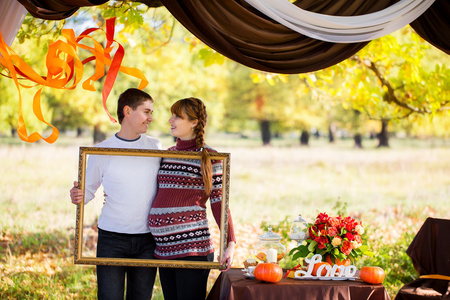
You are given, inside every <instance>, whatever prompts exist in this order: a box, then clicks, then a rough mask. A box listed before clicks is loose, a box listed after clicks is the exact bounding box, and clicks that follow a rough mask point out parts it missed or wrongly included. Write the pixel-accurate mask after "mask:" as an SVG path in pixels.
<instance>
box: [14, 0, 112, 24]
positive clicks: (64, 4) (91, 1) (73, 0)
mask: <svg viewBox="0 0 450 300" xmlns="http://www.w3.org/2000/svg"><path fill="white" fill-rule="evenodd" d="M17 1H19V2H20V3H21V4H22V5H23V6H24V7H25V8H26V9H27V10H28V12H29V13H30V14H31V15H32V16H33V17H35V18H40V19H44V20H62V19H65V18H68V17H70V16H71V15H73V14H74V13H75V12H76V11H77V10H78V9H79V8H80V7H83V6H96V5H100V4H103V3H106V2H108V1H109V0H17Z"/></svg>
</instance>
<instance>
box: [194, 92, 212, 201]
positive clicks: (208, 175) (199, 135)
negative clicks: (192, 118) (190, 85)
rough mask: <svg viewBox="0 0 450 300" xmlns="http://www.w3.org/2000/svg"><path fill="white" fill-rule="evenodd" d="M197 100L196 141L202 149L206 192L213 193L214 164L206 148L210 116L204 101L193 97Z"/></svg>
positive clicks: (202, 168)
mask: <svg viewBox="0 0 450 300" xmlns="http://www.w3.org/2000/svg"><path fill="white" fill-rule="evenodd" d="M191 100H193V101H194V102H195V105H194V107H195V108H194V109H195V112H196V115H197V120H198V123H197V125H196V126H195V127H194V133H195V142H196V144H197V148H200V149H202V159H201V170H202V174H203V183H204V185H205V193H206V194H207V195H210V194H211V191H212V165H211V159H210V155H209V153H208V151H207V150H206V149H205V148H206V147H205V127H206V120H207V118H208V116H207V114H206V107H205V105H204V104H203V102H202V101H201V100H199V99H197V98H191Z"/></svg>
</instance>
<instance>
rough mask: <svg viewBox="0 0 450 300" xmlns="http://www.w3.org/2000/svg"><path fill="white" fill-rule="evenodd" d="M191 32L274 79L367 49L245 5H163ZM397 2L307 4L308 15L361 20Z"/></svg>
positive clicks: (214, 1)
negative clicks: (309, 32) (312, 33)
mask: <svg viewBox="0 0 450 300" xmlns="http://www.w3.org/2000/svg"><path fill="white" fill-rule="evenodd" d="M162 2H163V4H164V5H165V6H166V7H167V9H168V10H169V11H170V12H171V13H172V14H173V15H174V16H175V18H177V19H178V21H180V23H182V24H183V26H185V27H186V28H187V29H188V30H189V31H190V32H192V33H193V34H194V35H195V36H197V37H198V38H199V39H200V40H202V41H203V42H204V43H205V44H207V45H208V46H210V47H211V48H213V49H215V50H216V51H218V52H219V53H221V54H223V55H225V56H227V57H228V58H230V59H233V60H235V61H237V62H239V63H241V64H243V65H246V66H248V67H251V68H254V69H258V70H262V71H267V72H274V73H286V74H296V73H306V72H311V71H316V70H320V69H324V68H327V67H330V66H332V65H335V64H337V63H339V62H341V61H343V60H345V59H347V58H348V57H350V56H352V55H353V54H355V53H356V52H358V51H359V50H361V49H362V48H363V47H364V46H365V45H366V44H367V42H363V43H346V44H344V43H339V44H338V43H329V42H323V41H320V40H317V39H313V38H310V37H307V36H305V35H302V34H299V33H298V32H295V31H293V30H291V29H289V28H287V27H285V26H283V25H281V24H279V23H278V22H275V21H273V20H271V19H270V18H268V17H267V16H265V15H264V14H262V13H260V12H259V11H257V10H256V9H254V8H253V7H252V6H250V5H249V4H247V3H246V2H245V1H244V0H241V1H239V0H237V1H220V0H179V1H170V0H162ZM395 2H396V1H392V0H376V1H367V0H354V1H336V0H325V1H316V0H304V1H297V2H296V3H295V4H296V5H298V6H299V7H301V8H302V9H304V10H308V11H311V12H320V13H323V14H329V15H340V16H351V15H362V14H367V13H372V12H376V11H379V10H382V9H384V8H386V7H388V6H390V5H392V4H393V3H395Z"/></svg>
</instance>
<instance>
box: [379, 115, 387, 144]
mask: <svg viewBox="0 0 450 300" xmlns="http://www.w3.org/2000/svg"><path fill="white" fill-rule="evenodd" d="M388 126H389V121H388V120H381V132H380V133H379V134H378V147H389V130H388Z"/></svg>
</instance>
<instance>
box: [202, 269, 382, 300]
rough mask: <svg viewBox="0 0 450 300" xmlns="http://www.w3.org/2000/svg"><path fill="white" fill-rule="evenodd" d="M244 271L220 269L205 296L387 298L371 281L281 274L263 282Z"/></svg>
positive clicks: (236, 299)
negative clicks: (277, 280) (279, 278)
mask: <svg viewBox="0 0 450 300" xmlns="http://www.w3.org/2000/svg"><path fill="white" fill-rule="evenodd" d="M284 273H285V272H284ZM243 274H244V272H242V269H230V270H229V271H228V272H225V273H221V274H220V276H219V277H218V278H217V280H216V282H215V283H214V286H213V287H212V289H211V292H210V293H209V294H208V297H207V300H241V299H242V300H249V299H257V300H272V299H273V300H283V299H310V300H319V299H320V300H365V299H370V300H390V298H389V295H388V293H387V291H386V289H385V288H384V286H383V285H382V284H376V285H371V284H367V283H364V282H363V281H361V280H343V281H337V280H326V281H325V280H298V279H292V278H283V279H281V281H279V282H277V283H266V282H262V281H260V280H257V279H248V278H246V277H245V276H244V275H243Z"/></svg>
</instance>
